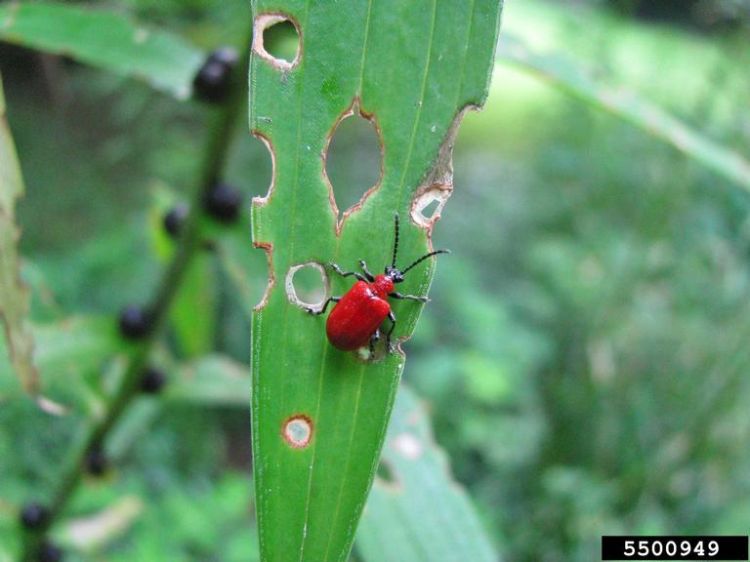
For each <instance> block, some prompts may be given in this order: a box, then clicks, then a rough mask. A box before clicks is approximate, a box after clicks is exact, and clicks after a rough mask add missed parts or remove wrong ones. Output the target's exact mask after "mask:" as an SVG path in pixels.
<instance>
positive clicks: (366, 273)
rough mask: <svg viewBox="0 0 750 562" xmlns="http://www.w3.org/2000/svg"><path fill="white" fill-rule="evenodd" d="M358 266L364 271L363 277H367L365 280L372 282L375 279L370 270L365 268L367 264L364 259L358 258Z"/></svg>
mask: <svg viewBox="0 0 750 562" xmlns="http://www.w3.org/2000/svg"><path fill="white" fill-rule="evenodd" d="M359 267H361V268H362V271H364V272H365V277H367V280H368V281H369V282H370V283H372V282H373V281H375V276H374V275H373V274H372V273H370V270H369V269H367V264H366V263H365V260H359Z"/></svg>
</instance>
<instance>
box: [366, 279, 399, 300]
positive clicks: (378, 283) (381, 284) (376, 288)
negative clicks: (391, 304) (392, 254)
mask: <svg viewBox="0 0 750 562" xmlns="http://www.w3.org/2000/svg"><path fill="white" fill-rule="evenodd" d="M370 288H371V289H372V292H373V293H375V294H376V295H377V296H378V297H380V298H381V299H385V298H387V297H388V295H389V294H390V293H392V292H393V288H394V285H393V280H392V279H391V278H390V277H388V276H387V275H376V276H375V281H373V282H372V283H371V284H370Z"/></svg>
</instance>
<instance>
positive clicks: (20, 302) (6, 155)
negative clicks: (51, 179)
mask: <svg viewBox="0 0 750 562" xmlns="http://www.w3.org/2000/svg"><path fill="white" fill-rule="evenodd" d="M23 190H24V187H23V178H22V177H21V168H20V166H19V164H18V156H17V155H16V149H15V146H14V145H13V138H12V137H11V134H10V128H9V127H8V121H7V119H6V115H5V96H4V95H3V87H2V77H1V76H0V320H2V323H3V328H4V330H5V338H6V340H7V343H8V346H7V348H8V354H9V356H10V360H11V363H12V364H13V368H14V369H15V371H16V375H18V377H19V379H20V381H21V384H22V385H23V387H24V389H25V390H26V391H27V392H29V393H31V394H38V393H39V374H38V372H37V370H36V367H35V366H34V338H33V337H32V334H31V329H30V328H29V324H28V318H27V316H28V314H29V292H28V289H27V288H26V286H25V285H24V284H23V283H22V281H21V279H20V259H19V256H18V248H17V243H18V237H19V232H18V228H17V227H16V224H15V206H16V201H17V199H18V198H19V197H21V196H22V195H23Z"/></svg>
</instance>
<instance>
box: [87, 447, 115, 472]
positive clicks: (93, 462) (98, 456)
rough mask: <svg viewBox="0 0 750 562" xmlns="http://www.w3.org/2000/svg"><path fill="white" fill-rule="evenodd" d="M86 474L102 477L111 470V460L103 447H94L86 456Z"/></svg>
mask: <svg viewBox="0 0 750 562" xmlns="http://www.w3.org/2000/svg"><path fill="white" fill-rule="evenodd" d="M85 463H86V472H88V473H89V474H91V475H93V476H102V475H103V474H104V473H106V472H107V470H108V469H109V459H108V458H107V455H105V454H104V451H103V450H102V448H101V447H94V448H93V449H91V450H90V451H89V452H88V453H87V454H86V461H85Z"/></svg>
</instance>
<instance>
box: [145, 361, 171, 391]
mask: <svg viewBox="0 0 750 562" xmlns="http://www.w3.org/2000/svg"><path fill="white" fill-rule="evenodd" d="M166 382H167V376H166V375H165V374H164V371H161V370H160V369H156V368H154V367H148V368H147V369H146V370H145V371H144V372H143V378H141V390H142V391H143V392H145V393H146V394H157V393H158V392H159V391H160V390H161V389H162V388H163V387H164V384H165V383H166Z"/></svg>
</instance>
